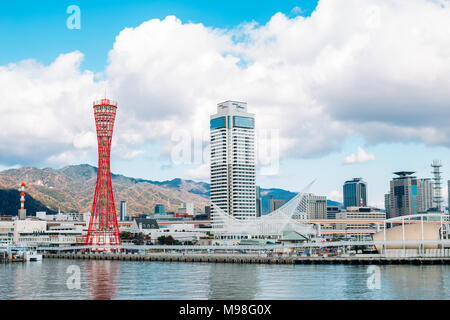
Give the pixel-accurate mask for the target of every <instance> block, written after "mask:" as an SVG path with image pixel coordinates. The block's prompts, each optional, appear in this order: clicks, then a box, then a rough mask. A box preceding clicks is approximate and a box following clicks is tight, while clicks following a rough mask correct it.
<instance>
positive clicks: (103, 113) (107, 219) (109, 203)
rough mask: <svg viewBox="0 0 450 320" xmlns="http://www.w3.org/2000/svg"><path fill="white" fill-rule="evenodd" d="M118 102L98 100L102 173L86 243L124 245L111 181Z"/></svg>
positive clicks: (98, 182) (99, 159)
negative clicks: (112, 150) (111, 155)
mask: <svg viewBox="0 0 450 320" xmlns="http://www.w3.org/2000/svg"><path fill="white" fill-rule="evenodd" d="M116 109H117V103H116V102H114V101H111V100H109V99H102V100H99V101H95V102H94V116H95V126H96V129H97V142H98V172H97V184H96V186H95V194H94V202H93V203H92V209H91V218H90V220H89V229H88V232H87V236H86V241H85V244H86V245H100V246H101V245H105V246H109V245H120V244H121V241H120V233H119V226H118V224H117V216H116V208H115V206H114V196H113V190H112V183H111V170H110V153H111V139H112V135H113V128H114V120H115V118H116Z"/></svg>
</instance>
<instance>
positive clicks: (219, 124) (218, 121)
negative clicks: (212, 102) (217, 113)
mask: <svg viewBox="0 0 450 320" xmlns="http://www.w3.org/2000/svg"><path fill="white" fill-rule="evenodd" d="M209 124H210V129H211V130H213V129H220V128H225V117H220V118H215V119H212V120H211V121H210V123H209Z"/></svg>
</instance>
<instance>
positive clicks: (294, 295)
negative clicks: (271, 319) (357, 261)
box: [0, 259, 450, 300]
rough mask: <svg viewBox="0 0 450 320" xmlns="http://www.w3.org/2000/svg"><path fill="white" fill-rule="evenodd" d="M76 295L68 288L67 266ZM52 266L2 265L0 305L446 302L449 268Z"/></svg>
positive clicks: (165, 264)
mask: <svg viewBox="0 0 450 320" xmlns="http://www.w3.org/2000/svg"><path fill="white" fill-rule="evenodd" d="M72 265H77V266H79V268H80V276H81V288H80V289H76V290H71V289H69V288H68V286H67V279H68V277H69V276H70V273H67V270H68V268H69V267H70V266H72ZM378 268H379V270H380V277H381V288H380V289H374V290H373V289H370V288H369V287H368V286H367V282H368V278H369V277H370V275H371V274H369V273H367V270H368V266H364V265H354V266H353V265H255V264H221V263H217V264H214V263H179V262H173V263H171V262H143V261H101V260H83V261H79V260H58V259H45V260H43V261H42V263H30V264H7V265H0V299H101V300H107V299H131V300H134V299H237V300H239V299H352V300H353V299H450V290H449V288H450V266H448V265H442V266H438V265H435V266H433V265H430V266H414V265H385V266H378Z"/></svg>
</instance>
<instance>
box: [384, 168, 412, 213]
mask: <svg viewBox="0 0 450 320" xmlns="http://www.w3.org/2000/svg"><path fill="white" fill-rule="evenodd" d="M413 173H414V172H413V171H398V172H394V174H395V175H397V177H396V178H393V179H392V180H391V182H390V193H389V197H388V198H389V216H390V218H395V217H399V216H406V215H411V214H416V213H417V212H418V211H417V209H418V208H417V178H416V177H415V176H412V174H413Z"/></svg>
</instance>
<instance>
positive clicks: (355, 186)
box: [343, 178, 367, 208]
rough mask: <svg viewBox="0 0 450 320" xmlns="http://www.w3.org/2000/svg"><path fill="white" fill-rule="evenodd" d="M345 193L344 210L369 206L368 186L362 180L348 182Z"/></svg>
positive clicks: (345, 185)
mask: <svg viewBox="0 0 450 320" xmlns="http://www.w3.org/2000/svg"><path fill="white" fill-rule="evenodd" d="M343 191H344V192H343V195H344V208H347V207H365V206H367V184H366V182H364V181H363V180H362V179H361V178H354V179H353V180H349V181H346V182H345V184H344V187H343Z"/></svg>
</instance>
